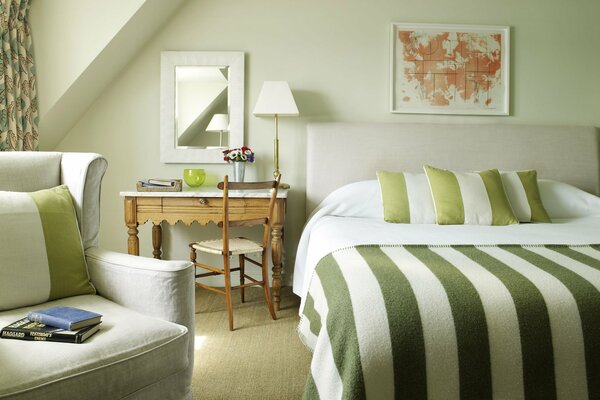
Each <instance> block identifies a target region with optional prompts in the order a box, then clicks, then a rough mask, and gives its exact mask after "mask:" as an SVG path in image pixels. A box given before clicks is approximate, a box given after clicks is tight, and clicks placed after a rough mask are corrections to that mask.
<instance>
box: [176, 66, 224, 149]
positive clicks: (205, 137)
mask: <svg viewBox="0 0 600 400" xmlns="http://www.w3.org/2000/svg"><path fill="white" fill-rule="evenodd" d="M228 115H229V67H228V66H196V65H194V66H188V65H186V66H182V65H178V66H176V67H175V132H176V138H177V139H176V143H177V147H199V148H218V147H228V146H229V134H228V132H229V117H228Z"/></svg>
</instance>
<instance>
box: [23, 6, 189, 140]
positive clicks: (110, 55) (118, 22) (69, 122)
mask: <svg viewBox="0 0 600 400" xmlns="http://www.w3.org/2000/svg"><path fill="white" fill-rule="evenodd" d="M184 2H185V0H168V1H165V0H128V1H122V0H102V1H97V0H53V1H46V0H35V1H34V2H33V3H32V6H31V13H30V24H31V30H32V34H33V45H34V57H35V62H36V69H37V81H38V97H39V107H40V126H39V132H40V150H53V149H54V148H55V147H56V145H57V144H58V143H59V142H60V141H61V140H62V139H63V137H64V136H65V135H66V134H67V132H69V130H70V129H71V128H72V127H73V125H75V123H76V122H77V121H78V120H79V119H80V118H81V116H82V115H83V114H84V113H85V112H86V110H87V109H88V108H89V107H90V106H91V105H92V103H93V102H94V101H95V100H96V98H97V97H98V96H99V95H100V94H101V93H102V91H103V90H104V88H105V87H106V86H107V85H109V84H110V82H111V81H112V80H113V79H115V77H116V76H117V75H118V74H119V73H120V71H121V70H122V69H123V68H124V67H125V66H126V65H127V64H128V63H129V62H130V61H131V60H132V59H133V57H135V56H136V54H137V53H138V52H139V51H140V50H141V49H142V47H143V46H144V44H145V43H146V42H147V41H148V40H149V39H150V38H151V37H152V36H153V35H154V34H155V33H157V32H158V31H159V30H160V29H161V27H162V26H163V25H164V24H165V23H166V22H167V21H168V20H169V19H170V18H171V16H172V15H173V14H174V12H175V11H176V10H177V9H178V8H179V7H180V6H181V5H182V4H183V3H184Z"/></svg>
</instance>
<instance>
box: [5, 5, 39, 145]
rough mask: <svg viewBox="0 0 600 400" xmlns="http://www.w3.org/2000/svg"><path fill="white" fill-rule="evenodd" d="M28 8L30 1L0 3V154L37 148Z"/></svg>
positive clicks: (35, 105) (34, 85)
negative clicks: (0, 48)
mask: <svg viewBox="0 0 600 400" xmlns="http://www.w3.org/2000/svg"><path fill="white" fill-rule="evenodd" d="M30 5H31V0H0V38H1V40H2V53H1V57H2V65H1V68H0V151H12V150H37V148H38V122H39V117H38V99H37V93H36V81H35V67H34V65H33V47H32V40H31V30H30V28H29V7H30Z"/></svg>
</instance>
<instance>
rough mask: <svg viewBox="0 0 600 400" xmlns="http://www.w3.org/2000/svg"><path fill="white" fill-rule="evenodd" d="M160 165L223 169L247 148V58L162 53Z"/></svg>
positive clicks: (225, 54)
mask: <svg viewBox="0 0 600 400" xmlns="http://www.w3.org/2000/svg"><path fill="white" fill-rule="evenodd" d="M160 81H161V82H160V161H161V162H164V163H224V162H225V161H224V160H223V150H224V149H226V148H232V147H241V146H243V143H244V53H243V52H238V51H219V52H206V51H163V52H162V53H161V68H160Z"/></svg>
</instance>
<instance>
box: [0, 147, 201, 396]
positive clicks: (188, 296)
mask: <svg viewBox="0 0 600 400" xmlns="http://www.w3.org/2000/svg"><path fill="white" fill-rule="evenodd" d="M106 167H107V162H106V160H105V159H104V158H102V157H101V156H100V155H98V154H89V153H57V152H20V153H0V190H1V191H16V192H33V191H37V190H41V189H47V188H51V187H54V186H58V185H61V184H66V185H67V186H68V187H69V190H70V192H71V194H72V197H73V200H74V205H75V210H76V214H77V219H78V224H79V229H80V232H81V238H82V242H83V247H84V250H85V258H86V261H87V266H88V271H89V276H90V280H91V282H92V284H93V285H94V286H95V288H96V290H97V294H96V295H81V296H74V297H69V298H63V299H58V300H53V301H49V302H47V303H44V304H37V305H32V306H28V307H21V308H18V309H12V310H6V307H4V308H3V307H0V310H2V309H4V311H1V312H0V327H2V326H6V325H8V324H9V323H11V322H14V321H16V320H18V319H19V318H22V317H23V316H25V315H26V313H27V312H28V311H30V310H33V309H39V308H45V307H49V306H54V305H68V306H74V307H80V308H84V309H89V310H91V311H96V312H99V313H101V314H103V315H104V317H103V323H102V325H101V330H100V332H98V333H97V334H96V335H94V336H92V337H91V338H90V339H88V340H87V341H86V342H85V343H83V344H67V343H55V342H41V343H40V342H34V341H32V342H30V341H21V340H9V339H1V340H0V399H5V398H10V399H44V400H49V399H87V400H89V399H121V398H126V399H191V397H192V396H191V376H192V368H193V360H194V358H193V357H194V355H193V350H194V343H193V342H194V286H193V282H194V278H193V275H194V271H193V269H192V265H191V264H190V263H189V262H187V261H186V262H184V261H160V260H154V259H150V258H145V257H136V256H130V255H126V254H119V253H115V252H111V251H107V250H103V249H100V248H98V247H97V245H98V229H99V222H100V183H101V181H102V177H103V175H104V172H105V170H106ZM110 217H111V218H117V216H114V215H112V216H110ZM32 245H35V244H32ZM0 246H2V243H0ZM1 268H2V260H0V269H1ZM0 272H1V270H0ZM0 306H1V305H0Z"/></svg>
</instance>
